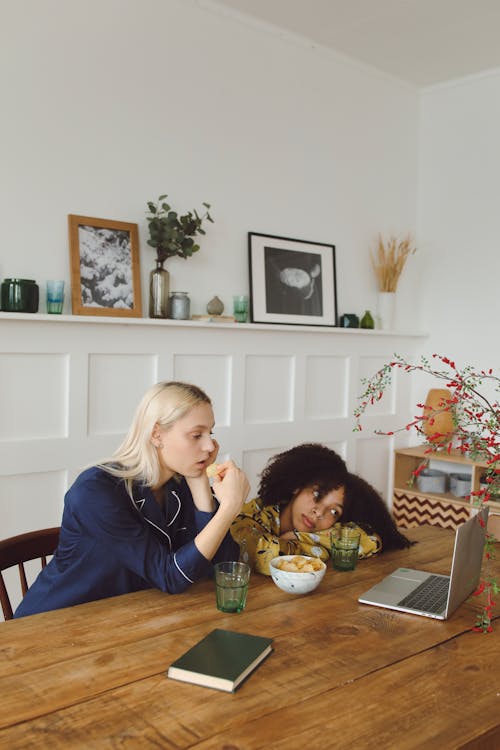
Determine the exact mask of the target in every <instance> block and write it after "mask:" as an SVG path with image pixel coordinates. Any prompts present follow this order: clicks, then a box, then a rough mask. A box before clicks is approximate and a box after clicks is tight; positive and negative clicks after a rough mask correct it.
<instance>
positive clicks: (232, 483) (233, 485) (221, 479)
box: [212, 461, 250, 520]
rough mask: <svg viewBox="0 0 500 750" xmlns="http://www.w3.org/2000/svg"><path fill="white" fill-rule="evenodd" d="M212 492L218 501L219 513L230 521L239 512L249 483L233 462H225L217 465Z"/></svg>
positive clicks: (248, 488) (248, 489)
mask: <svg viewBox="0 0 500 750" xmlns="http://www.w3.org/2000/svg"><path fill="white" fill-rule="evenodd" d="M212 490H213V492H214V494H215V497H216V498H217V500H218V501H219V505H220V508H219V512H220V511H222V512H223V513H224V514H227V516H228V517H231V520H232V519H233V518H236V516H237V515H238V513H240V512H241V509H242V507H243V503H244V502H245V500H246V498H247V496H248V493H249V492H250V482H249V481H248V479H247V477H246V474H245V473H244V472H243V471H242V470H241V469H239V468H238V467H237V466H236V464H235V463H234V461H225V462H224V463H222V464H219V471H218V474H217V476H216V477H215V478H214V481H213V484H212Z"/></svg>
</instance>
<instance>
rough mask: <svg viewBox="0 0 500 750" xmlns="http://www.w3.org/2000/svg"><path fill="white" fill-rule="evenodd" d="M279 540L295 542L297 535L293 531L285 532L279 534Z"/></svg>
mask: <svg viewBox="0 0 500 750" xmlns="http://www.w3.org/2000/svg"><path fill="white" fill-rule="evenodd" d="M280 539H285V540H286V541H288V542H289V541H291V540H296V539H297V535H296V534H295V531H285V532H284V534H280Z"/></svg>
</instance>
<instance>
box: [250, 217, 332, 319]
mask: <svg viewBox="0 0 500 750" xmlns="http://www.w3.org/2000/svg"><path fill="white" fill-rule="evenodd" d="M248 256H249V265H250V316H251V320H252V322H253V323H289V324H292V325H311V326H336V325H337V281H336V272H335V246H334V245H328V244H326V243H323V242H308V241H307V240H295V239H291V238H289V237H275V236H273V235H268V234H259V233H257V232H249V233H248Z"/></svg>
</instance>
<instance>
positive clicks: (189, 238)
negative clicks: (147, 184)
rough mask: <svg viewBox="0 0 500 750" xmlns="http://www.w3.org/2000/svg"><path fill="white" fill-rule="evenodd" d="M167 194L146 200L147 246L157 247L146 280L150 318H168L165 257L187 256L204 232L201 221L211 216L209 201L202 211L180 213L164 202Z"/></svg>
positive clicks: (194, 249)
mask: <svg viewBox="0 0 500 750" xmlns="http://www.w3.org/2000/svg"><path fill="white" fill-rule="evenodd" d="M167 197H168V196H167V195H166V194H165V195H160V197H159V198H158V200H157V201H156V203H155V202H153V201H148V203H147V206H148V211H149V213H148V214H147V215H146V220H147V222H148V229H149V239H148V241H147V242H148V245H149V246H150V247H154V248H155V250H156V268H155V269H154V270H153V271H151V274H150V279H149V317H150V318H166V317H168V294H169V287H170V274H169V272H168V271H167V270H166V269H165V268H164V267H163V264H164V263H165V261H166V260H168V258H173V257H175V256H177V257H178V258H184V260H187V258H190V257H191V256H192V255H193V253H197V252H198V250H199V249H200V246H199V245H198V244H196V242H195V241H194V239H193V238H194V237H196V236H197V235H199V234H201V235H203V234H205V230H204V229H203V223H204V222H205V221H209V222H211V223H213V219H212V217H211V216H210V214H209V209H210V204H209V203H203V206H204V208H205V211H204V212H203V213H202V214H199V213H198V212H197V211H196V209H194V210H193V211H188V212H187V213H186V214H184V215H182V216H179V214H178V213H177V211H174V210H172V208H171V206H170V205H169V204H168V203H167V202H166V198H167Z"/></svg>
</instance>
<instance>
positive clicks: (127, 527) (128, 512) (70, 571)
mask: <svg viewBox="0 0 500 750" xmlns="http://www.w3.org/2000/svg"><path fill="white" fill-rule="evenodd" d="M133 495H134V501H132V500H131V498H130V496H129V495H128V493H127V490H126V488H125V484H124V482H123V480H122V479H119V478H117V477H113V476H112V475H111V474H108V473H107V472H106V471H104V470H103V469H100V468H99V467H96V466H94V467H92V468H90V469H87V470H85V471H84V472H83V473H82V474H80V476H79V477H78V478H77V479H76V481H75V482H74V484H73V485H72V487H70V489H69V490H68V492H67V493H66V496H65V499H64V512H63V518H62V524H61V533H60V537H59V545H58V547H57V550H56V552H55V554H54V557H53V558H52V560H51V561H50V562H49V563H48V565H47V566H46V567H45V568H44V569H43V570H42V571H41V573H40V574H39V576H38V577H37V579H36V580H35V581H34V583H33V584H32V586H31V587H30V588H29V590H28V592H27V593H26V596H25V597H24V599H23V600H22V602H21V604H20V605H19V607H18V608H17V609H16V611H15V613H14V617H24V616H25V615H32V614H36V613H38V612H46V611H49V610H52V609H59V608H61V607H70V606H72V605H73V604H82V603H83V602H89V601H94V600H96V599H103V598H105V597H108V596H117V595H118V594H125V593H130V592H132V591H140V590H142V589H148V588H157V589H161V591H165V592H168V593H170V594H178V593H181V592H182V591H184V590H185V589H186V588H187V587H188V586H189V585H190V584H191V583H193V582H194V581H197V580H199V579H200V578H203V577H205V576H208V575H210V574H211V572H212V563H213V562H219V561H221V560H237V559H238V556H239V547H238V545H237V543H236V542H234V541H233V539H232V537H231V535H230V534H229V533H228V534H227V535H226V537H225V538H224V540H223V541H222V543H221V545H220V547H219V549H218V551H217V553H216V554H215V556H214V558H213V561H210V560H207V559H206V558H205V557H204V556H203V555H202V554H201V552H199V550H198V549H197V547H196V545H195V543H194V538H195V536H196V535H197V534H198V533H199V532H200V531H201V530H202V529H203V528H204V527H205V526H206V525H207V523H208V522H209V521H210V519H211V518H212V517H213V515H214V513H215V511H214V512H204V511H200V510H198V509H197V508H196V506H195V504H194V502H193V498H192V495H191V492H190V490H189V487H188V485H187V482H186V480H185V479H182V480H181V481H180V482H177V481H176V480H175V479H171V480H170V481H169V482H168V483H167V484H166V485H165V511H164V510H162V509H161V508H160V506H159V505H158V503H157V502H156V500H155V497H154V495H153V493H152V491H151V490H150V489H149V488H148V487H144V486H143V485H139V484H137V485H135V486H134V491H133Z"/></svg>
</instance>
